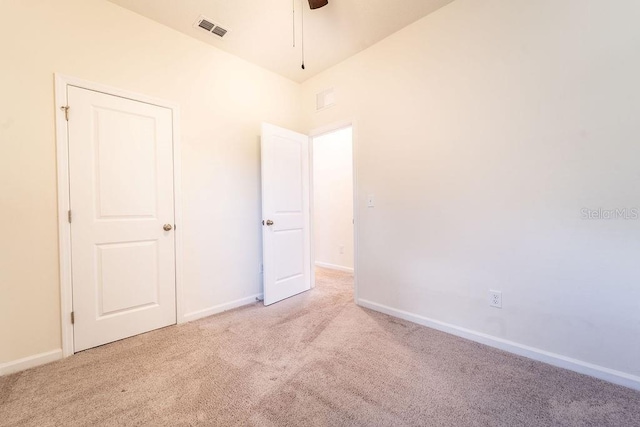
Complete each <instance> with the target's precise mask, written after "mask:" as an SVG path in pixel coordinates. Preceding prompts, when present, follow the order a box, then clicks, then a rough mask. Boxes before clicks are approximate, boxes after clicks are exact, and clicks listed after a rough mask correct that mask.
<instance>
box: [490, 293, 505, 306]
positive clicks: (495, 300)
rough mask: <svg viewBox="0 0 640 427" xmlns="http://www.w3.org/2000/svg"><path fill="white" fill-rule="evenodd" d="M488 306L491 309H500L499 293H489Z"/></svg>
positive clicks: (500, 294) (500, 298)
mask: <svg viewBox="0 0 640 427" xmlns="http://www.w3.org/2000/svg"><path fill="white" fill-rule="evenodd" d="M489 305H490V306H491V307H496V308H502V292H501V291H489Z"/></svg>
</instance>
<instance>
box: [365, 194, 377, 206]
mask: <svg viewBox="0 0 640 427" xmlns="http://www.w3.org/2000/svg"><path fill="white" fill-rule="evenodd" d="M375 205H376V201H375V197H374V196H373V194H369V195H368V196H367V207H368V208H372V207H374V206H375Z"/></svg>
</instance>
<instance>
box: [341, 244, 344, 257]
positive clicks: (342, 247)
mask: <svg viewBox="0 0 640 427" xmlns="http://www.w3.org/2000/svg"><path fill="white" fill-rule="evenodd" d="M342 254H344V245H340V255H342Z"/></svg>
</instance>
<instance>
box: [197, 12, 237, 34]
mask: <svg viewBox="0 0 640 427" xmlns="http://www.w3.org/2000/svg"><path fill="white" fill-rule="evenodd" d="M193 26H194V27H196V28H200V29H202V30H205V31H206V32H207V33H211V34H213V35H215V36H217V37H220V38H224V36H225V35H226V34H227V33H228V32H229V30H228V29H227V28H223V27H221V26H220V25H218V24H216V23H215V22H213V21H212V20H211V19H209V18H205V17H204V16H200V17H199V18H198V19H197V20H196V22H195V23H194V24H193Z"/></svg>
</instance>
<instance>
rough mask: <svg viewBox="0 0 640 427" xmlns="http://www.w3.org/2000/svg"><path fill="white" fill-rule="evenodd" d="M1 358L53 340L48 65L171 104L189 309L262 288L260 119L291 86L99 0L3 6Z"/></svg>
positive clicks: (289, 98)
mask: <svg viewBox="0 0 640 427" xmlns="http://www.w3.org/2000/svg"><path fill="white" fill-rule="evenodd" d="M0 64H1V65H0V100H1V102H0V147H1V152H0V153H1V154H0V224H3V232H2V234H1V237H0V240H1V242H2V243H1V244H0V364H2V363H3V362H9V361H13V360H16V359H19V358H23V357H26V356H32V355H36V354H39V353H43V352H48V351H51V350H56V349H59V348H60V347H61V333H60V314H59V310H60V308H59V307H60V299H59V298H60V296H59V278H58V236H57V214H56V210H57V200H56V158H55V137H54V111H55V107H56V106H55V104H54V91H53V90H54V86H53V82H54V80H53V75H54V73H55V72H57V73H63V74H68V75H71V76H75V77H79V78H83V79H87V80H91V81H95V82H98V83H103V84H107V85H112V86H115V87H118V88H121V89H126V90H130V91H134V92H138V93H142V94H145V95H149V96H153V97H157V98H162V99H166V100H169V101H173V102H175V103H178V104H180V106H181V114H182V123H181V132H182V171H183V188H182V190H183V214H184V224H183V226H184V247H185V253H184V283H185V299H186V301H185V304H186V312H187V313H190V312H196V311H198V310H202V309H206V308H209V307H212V306H215V305H218V304H222V303H226V302H230V301H234V300H237V299H240V298H243V297H247V296H249V295H252V294H258V293H260V292H261V282H260V280H261V278H260V276H259V274H258V272H259V265H260V260H261V242H260V226H259V220H260V186H259V158H260V157H259V155H260V153H259V139H258V136H259V133H260V122H261V121H263V120H264V121H269V122H272V123H274V124H278V125H280V126H285V127H289V128H293V129H299V128H300V126H299V120H298V106H299V85H297V84H295V83H293V82H291V81H289V80H286V79H284V78H281V77H278V76H276V75H274V74H272V73H270V72H267V71H265V70H263V69H260V68H258V67H255V66H253V65H250V64H248V63H246V62H244V61H242V60H240V59H238V58H236V57H233V56H231V55H228V54H226V53H223V52H221V51H219V50H216V49H214V48H212V47H210V46H208V45H205V44H203V43H200V42H198V41H195V40H192V39H190V38H188V37H186V36H184V35H182V34H180V33H177V32H175V31H173V30H170V29H168V28H166V27H163V26H161V25H159V24H156V23H153V22H152V21H149V20H147V19H144V18H142V17H140V16H138V15H136V14H133V13H131V12H129V11H127V10H125V9H122V8H120V7H118V6H115V5H113V4H111V3H108V2H106V1H103V0H58V1H49V0H3V1H2V3H1V4H0Z"/></svg>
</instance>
